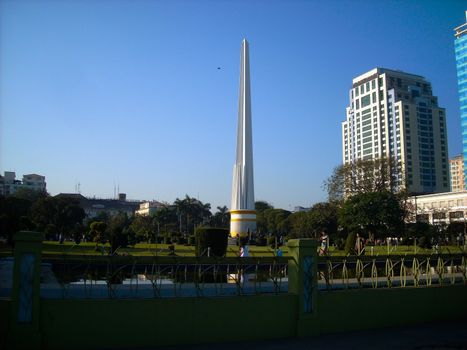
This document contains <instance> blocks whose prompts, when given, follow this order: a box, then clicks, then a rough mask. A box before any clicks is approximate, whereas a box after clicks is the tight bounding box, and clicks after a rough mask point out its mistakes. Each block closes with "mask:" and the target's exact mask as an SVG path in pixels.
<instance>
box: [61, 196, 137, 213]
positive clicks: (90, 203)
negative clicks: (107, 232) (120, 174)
mask: <svg viewBox="0 0 467 350" xmlns="http://www.w3.org/2000/svg"><path fill="white" fill-rule="evenodd" d="M56 197H62V198H73V199H75V200H76V201H78V202H79V204H80V206H81V208H83V209H84V212H85V213H86V217H88V218H94V217H96V216H97V215H98V214H99V213H101V212H105V213H107V214H108V215H110V216H113V215H116V214H118V213H120V212H123V213H126V214H127V215H128V216H133V215H134V213H135V210H137V209H138V208H139V206H140V203H141V201H128V200H126V199H124V198H126V196H122V194H119V199H99V198H86V197H84V196H83V195H81V194H79V193H60V194H58V195H57V196H56ZM122 199H124V200H122Z"/></svg>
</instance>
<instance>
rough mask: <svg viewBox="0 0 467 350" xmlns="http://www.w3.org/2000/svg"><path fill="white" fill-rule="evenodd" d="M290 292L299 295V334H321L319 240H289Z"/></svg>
mask: <svg viewBox="0 0 467 350" xmlns="http://www.w3.org/2000/svg"><path fill="white" fill-rule="evenodd" d="M287 246H288V248H289V254H290V256H291V258H292V259H290V260H289V293H293V294H297V296H298V320H297V335H298V336H306V335H316V334H319V323H318V280H317V276H318V275H317V273H318V252H317V249H318V241H317V240H314V239H291V240H289V241H288V243H287Z"/></svg>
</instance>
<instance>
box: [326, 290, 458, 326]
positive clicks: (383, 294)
mask: <svg viewBox="0 0 467 350" xmlns="http://www.w3.org/2000/svg"><path fill="white" fill-rule="evenodd" d="M466 296H467V286H465V285H464V286H432V287H419V288H414V287H407V288H391V289H362V290H358V289H355V290H343V291H333V292H323V293H320V294H319V300H318V318H319V328H320V329H319V332H320V333H334V332H342V331H351V330H364V329H374V328H383V327H393V326H399V325H406V324H415V323H423V322H429V321H441V320H455V319H461V318H464V319H467V302H466Z"/></svg>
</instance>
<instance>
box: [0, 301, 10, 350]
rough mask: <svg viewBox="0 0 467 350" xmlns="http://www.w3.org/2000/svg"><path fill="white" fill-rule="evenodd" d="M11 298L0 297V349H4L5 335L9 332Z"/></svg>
mask: <svg viewBox="0 0 467 350" xmlns="http://www.w3.org/2000/svg"><path fill="white" fill-rule="evenodd" d="M10 307H11V300H9V299H0V349H6V336H7V334H9V333H10V317H9V316H10V312H11V309H10Z"/></svg>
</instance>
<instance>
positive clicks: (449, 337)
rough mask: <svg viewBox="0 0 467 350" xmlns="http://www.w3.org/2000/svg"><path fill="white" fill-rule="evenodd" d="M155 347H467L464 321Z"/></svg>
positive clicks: (425, 349) (465, 349)
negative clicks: (271, 338) (274, 338)
mask: <svg viewBox="0 0 467 350" xmlns="http://www.w3.org/2000/svg"><path fill="white" fill-rule="evenodd" d="M157 349H158V350H184V349H194V350H218V349H219V350H234V349H235V350H239V349H240V350H250V349H251V350H253V349H255V350H286V349H287V350H304V349H310V350H311V349H312V350H331V349H332V350H335V349H358V350H370V349H372V350H373V349H375V350H386V349H387V350H389V349H391V350H392V349H400V350H441V349H443V350H444V349H446V350H460V349H463V350H467V320H466V321H459V322H442V323H430V324H423V325H416V326H407V327H397V328H387V329H379V330H372V331H360V332H349V333H339V334H326V335H322V336H319V337H306V338H289V339H279V340H268V341H255V342H253V341H252V342H238V343H222V344H204V345H186V346H172V347H162V348H157Z"/></svg>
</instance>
